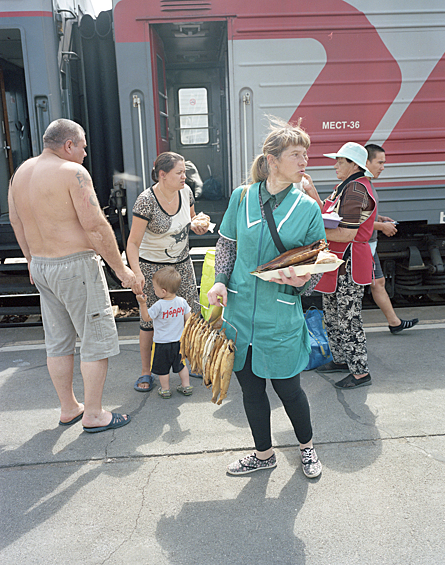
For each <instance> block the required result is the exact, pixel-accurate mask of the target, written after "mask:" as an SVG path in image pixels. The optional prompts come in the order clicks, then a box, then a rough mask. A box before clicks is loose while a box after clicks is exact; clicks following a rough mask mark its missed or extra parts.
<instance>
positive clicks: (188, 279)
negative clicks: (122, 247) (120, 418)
mask: <svg viewBox="0 0 445 565" xmlns="http://www.w3.org/2000/svg"><path fill="white" fill-rule="evenodd" d="M151 176H152V179H153V181H154V183H155V184H154V185H153V186H151V187H149V188H147V189H146V190H144V191H143V192H142V193H141V194H140V195H139V196H138V198H137V200H136V202H135V205H134V207H133V220H132V224H131V231H130V235H129V237H128V242H127V258H128V261H129V263H130V265H131V266H132V269H133V272H134V273H135V275H136V280H137V282H138V284H139V285H140V293H144V294H145V295H146V296H147V306H148V308H150V307H151V306H153V304H154V303H155V302H156V301H157V300H158V299H157V297H156V294H155V292H154V290H153V285H152V277H153V274H154V273H155V272H156V271H157V270H159V269H161V268H162V267H166V266H174V267H175V268H176V270H177V271H178V272H179V273H180V275H181V279H182V281H181V286H180V287H179V290H178V292H177V294H178V296H182V297H183V298H185V300H187V302H188V304H189V306H190V308H191V310H192V311H193V312H199V311H200V307H199V304H198V291H197V288H196V279H195V273H194V270H193V265H192V260H191V258H190V255H189V239H188V236H189V230H190V229H192V230H193V231H194V232H195V233H196V234H198V235H202V234H204V233H206V232H207V229H208V227H209V220H210V218H209V217H208V216H206V215H205V214H199V217H198V216H197V215H196V213H195V207H194V204H195V199H194V197H193V193H192V191H191V189H190V188H189V187H188V186H187V185H186V183H185V180H186V176H185V162H184V158H183V157H182V156H181V155H178V154H177V153H172V152H166V153H161V154H160V155H159V156H158V157H157V159H156V161H155V163H154V166H153V170H152V173H151ZM152 344H153V324H152V323H151V322H144V321H143V320H142V319H141V321H140V332H139V346H140V352H141V360H142V376H141V377H140V378H139V379H138V380H137V381H136V383H135V385H134V388H135V389H136V390H138V391H140V392H148V391H150V390H151V389H152V388H153V386H154V377H153V376H152V374H151V348H152Z"/></svg>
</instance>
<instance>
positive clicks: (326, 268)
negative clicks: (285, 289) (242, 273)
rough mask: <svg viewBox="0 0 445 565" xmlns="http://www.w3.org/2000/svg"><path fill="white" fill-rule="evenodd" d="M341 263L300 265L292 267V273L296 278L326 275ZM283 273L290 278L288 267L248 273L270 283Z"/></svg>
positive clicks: (339, 260) (338, 260)
mask: <svg viewBox="0 0 445 565" xmlns="http://www.w3.org/2000/svg"><path fill="white" fill-rule="evenodd" d="M342 263H343V261H342V260H341V259H337V261H335V263H321V264H320V265H315V264H313V265H300V266H294V271H295V274H296V275H297V277H302V276H304V275H305V274H306V273H310V274H311V275H315V274H316V273H328V272H330V271H335V270H336V269H338V268H339V267H340V265H341V264H342ZM279 270H280V271H283V273H284V274H285V275H286V277H290V271H289V267H284V269H275V270H273V271H266V272H264V273H257V272H256V271H253V272H252V273H250V274H251V275H255V276H256V277H258V278H260V279H262V280H263V281H270V279H279V278H280V275H279V274H278V271H279Z"/></svg>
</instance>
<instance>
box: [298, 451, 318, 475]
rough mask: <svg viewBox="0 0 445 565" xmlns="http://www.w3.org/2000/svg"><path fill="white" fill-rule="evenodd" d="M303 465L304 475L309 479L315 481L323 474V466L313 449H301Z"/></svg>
mask: <svg viewBox="0 0 445 565" xmlns="http://www.w3.org/2000/svg"><path fill="white" fill-rule="evenodd" d="M300 452H301V464H302V466H303V473H304V474H305V475H306V477H308V478H309V479H315V477H318V475H320V474H321V470H322V466H321V463H320V460H319V459H318V457H317V453H316V451H315V449H314V448H313V447H305V448H304V449H300Z"/></svg>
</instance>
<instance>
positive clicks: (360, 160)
mask: <svg viewBox="0 0 445 565" xmlns="http://www.w3.org/2000/svg"><path fill="white" fill-rule="evenodd" d="M324 157H329V159H337V158H338V157H344V158H345V159H349V160H350V161H353V162H354V163H355V164H356V165H358V166H359V167H361V168H362V169H364V170H365V175H366V176H367V177H371V178H373V176H374V175H373V174H372V173H371V171H369V170H368V169H367V168H366V161H367V160H368V152H367V151H366V149H365V148H364V147H363V145H360V144H358V143H354V142H353V141H348V143H345V144H344V145H343V147H340V149H339V150H338V151H337V153H324Z"/></svg>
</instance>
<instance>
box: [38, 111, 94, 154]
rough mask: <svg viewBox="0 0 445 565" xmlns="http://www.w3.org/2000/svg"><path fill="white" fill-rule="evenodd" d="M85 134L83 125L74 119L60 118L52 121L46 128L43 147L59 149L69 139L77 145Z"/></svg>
mask: <svg viewBox="0 0 445 565" xmlns="http://www.w3.org/2000/svg"><path fill="white" fill-rule="evenodd" d="M84 135H85V130H84V129H83V127H82V126H80V125H79V124H76V122H73V121H72V120H67V119H65V118H60V119H59V120H54V121H53V122H51V123H50V124H49V126H48V127H47V128H46V131H45V133H44V134H43V147H44V149H46V148H48V149H58V148H59V147H62V145H65V143H66V142H67V141H69V140H70V141H72V142H73V143H74V145H77V144H78V143H79V141H80V140H81V139H82V137H83V136H84Z"/></svg>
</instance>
